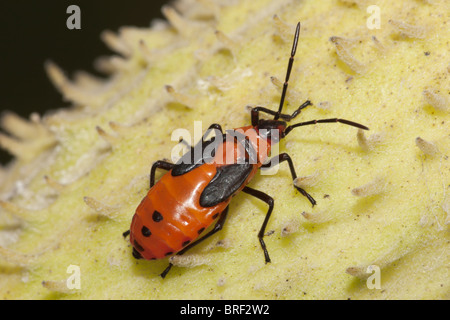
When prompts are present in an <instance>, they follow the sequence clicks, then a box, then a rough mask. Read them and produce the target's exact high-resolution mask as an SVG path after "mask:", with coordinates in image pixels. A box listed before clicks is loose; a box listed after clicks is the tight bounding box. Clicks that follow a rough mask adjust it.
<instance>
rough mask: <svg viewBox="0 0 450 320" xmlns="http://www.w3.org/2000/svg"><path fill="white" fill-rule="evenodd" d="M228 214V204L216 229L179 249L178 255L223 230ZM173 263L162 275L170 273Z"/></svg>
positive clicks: (163, 276)
mask: <svg viewBox="0 0 450 320" xmlns="http://www.w3.org/2000/svg"><path fill="white" fill-rule="evenodd" d="M227 214H228V206H227V207H226V208H225V210H223V211H222V214H221V215H220V217H219V220H217V223H216V225H215V226H214V229H212V230H211V231H209V232H208V233H207V234H205V235H204V236H203V237H201V238H200V239H198V240H197V241H194V242H192V243H191V244H189V245H187V246H186V247H184V248H183V250H181V251H178V253H177V255H178V256H179V255H182V254H184V253H185V252H186V251H188V250H189V249H191V248H192V247H194V246H196V245H197V244H199V243H200V242H202V241H203V240H206V239H207V238H209V237H210V236H212V235H213V234H215V233H216V232H218V231H220V230H222V228H223V226H224V224H225V220H226V219H227ZM172 266H173V265H172V263H169V265H168V266H167V268H166V269H165V270H164V271H163V272H162V273H161V277H162V278H165V277H166V275H167V273H169V271H170V269H171V268H172Z"/></svg>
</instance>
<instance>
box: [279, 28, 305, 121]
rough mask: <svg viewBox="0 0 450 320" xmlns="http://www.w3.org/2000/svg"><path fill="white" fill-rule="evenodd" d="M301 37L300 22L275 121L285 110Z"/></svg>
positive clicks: (296, 30)
mask: <svg viewBox="0 0 450 320" xmlns="http://www.w3.org/2000/svg"><path fill="white" fill-rule="evenodd" d="M299 35H300V22H299V23H297V28H296V29H295V36H294V42H293V44H292V50H291V56H290V58H289V63H288V67H287V70H286V77H285V79H284V83H283V91H282V93H281V99H280V106H279V107H278V112H277V113H276V114H275V117H274V118H273V119H274V120H278V118H279V117H280V114H281V111H282V110H283V105H284V100H285V98H286V91H287V87H288V82H289V77H290V75H291V70H292V65H293V64H294V56H295V52H296V51H297V44H298V37H299Z"/></svg>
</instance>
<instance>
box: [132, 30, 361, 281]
mask: <svg viewBox="0 0 450 320" xmlns="http://www.w3.org/2000/svg"><path fill="white" fill-rule="evenodd" d="M299 33H300V23H298V24H297V28H296V30H295V36H294V41H293V44H292V49H291V56H290V58H289V63H288V66H287V71H286V77H285V81H284V84H283V90H282V93H281V98H280V103H279V107H278V110H277V111H273V110H270V109H267V108H264V107H255V108H252V109H251V125H250V126H245V127H241V128H237V129H234V130H231V131H230V130H228V131H227V132H226V133H225V134H224V133H223V130H222V127H221V126H220V125H219V124H212V125H211V126H210V127H209V128H208V130H207V131H206V133H205V134H204V135H203V137H202V139H201V141H199V142H198V144H197V145H196V146H194V147H191V148H190V150H189V151H188V152H187V153H186V154H185V155H183V157H182V158H181V159H180V160H179V161H178V162H177V163H176V164H174V163H170V162H167V161H161V160H160V161H156V162H155V163H154V164H153V165H152V168H151V172H150V190H149V191H148V194H147V195H146V196H145V197H144V199H143V200H142V202H141V203H140V204H139V206H138V207H137V209H136V213H135V214H134V216H133V220H132V222H131V227H130V230H129V231H127V232H125V233H124V236H127V235H130V242H131V244H132V246H133V256H134V257H135V258H136V259H147V260H153V259H162V258H165V257H168V256H171V255H174V254H176V255H182V254H184V253H185V252H186V251H188V250H189V249H191V248H192V247H194V246H195V245H197V244H199V243H200V242H202V241H204V240H205V239H207V238H209V237H210V236H212V235H213V234H215V233H216V232H218V231H219V230H221V229H222V228H223V226H224V224H225V221H226V218H227V214H228V205H229V203H230V201H231V199H232V198H233V196H234V195H236V194H237V193H239V192H241V191H243V192H245V193H247V194H249V195H251V196H253V197H255V198H258V199H260V200H261V201H263V202H265V203H266V204H267V205H268V207H269V209H268V211H267V213H266V216H265V219H264V222H263V223H262V226H261V228H260V230H259V233H258V239H259V242H260V245H261V248H262V250H263V253H264V259H265V262H266V263H268V262H270V257H269V252H268V251H267V248H266V244H265V243H264V239H263V238H264V233H265V230H266V226H267V223H268V222H269V219H270V216H271V214H272V211H273V208H274V200H273V198H272V197H270V196H269V195H267V194H265V193H263V192H261V191H259V190H255V189H253V188H250V187H248V186H247V185H248V183H249V182H250V181H251V180H252V178H253V177H254V176H255V174H256V172H257V171H258V169H260V168H267V167H270V166H271V165H272V164H273V163H282V162H287V163H288V165H289V169H290V172H291V176H292V179H293V180H294V179H296V178H297V173H296V172H295V168H294V164H293V162H292V159H291V157H290V156H289V155H288V154H287V153H281V154H278V155H276V156H274V157H273V158H271V159H269V155H270V150H271V147H272V146H273V145H275V144H276V143H278V142H279V140H281V139H284V138H285V137H286V136H287V135H288V134H289V133H290V132H291V131H292V130H294V129H295V128H298V127H302V126H307V125H313V124H317V123H337V122H339V123H343V124H346V125H349V126H353V127H356V128H360V129H364V130H368V128H367V127H366V126H363V125H361V124H359V123H356V122H353V121H349V120H345V119H338V118H331V119H320V120H310V121H305V122H299V123H296V124H292V125H288V124H287V123H288V122H290V121H291V120H293V119H294V118H296V117H297V116H298V115H299V114H300V112H301V111H302V110H303V109H304V108H306V107H307V106H309V105H311V102H310V101H306V102H304V103H303V104H301V105H300V106H299V107H298V108H297V109H296V110H295V111H294V112H293V113H292V114H285V113H282V111H283V105H284V100H285V97H286V91H287V88H288V81H289V76H290V74H291V70H292V66H293V63H294V56H295V52H296V50H297V43H298V38H299ZM260 113H265V114H268V115H270V116H273V119H271V120H265V119H260ZM211 130H214V131H215V132H216V135H215V136H214V137H212V138H210V139H208V140H206V138H207V136H208V134H209V133H210V131H211ZM236 132H239V134H235V133H236ZM220 134H222V136H220ZM211 146H214V148H211ZM199 148H200V150H201V151H205V150H206V149H207V148H210V149H211V150H212V152H209V154H208V153H207V152H206V153H205V152H199V153H198V154H200V156H198V155H197V156H196V154H197V152H195V151H196V150H198V149H199ZM231 153H232V154H233V155H234V157H232V159H233V160H232V161H231V162H230V161H229V158H228V157H227V154H228V155H229V154H231ZM224 160H228V161H224ZM157 169H162V170H166V171H168V172H167V173H165V174H164V175H163V176H162V177H161V179H160V180H159V181H157V182H155V172H156V170H157ZM294 187H295V188H296V189H297V190H298V191H299V192H300V193H301V194H302V195H303V196H305V197H306V198H307V199H308V200H309V201H310V202H311V204H312V205H313V206H314V205H315V204H316V201H315V200H314V198H313V197H312V196H311V195H310V194H308V193H307V192H306V191H305V190H304V189H302V188H300V187H298V186H295V185H294ZM213 223H214V227H212V228H211V229H209V230H208V231H207V232H206V231H205V230H207V229H208V227H209V226H211V225H212V224H213ZM204 231H205V232H204ZM203 233H205V234H203ZM200 236H201V237H200ZM171 267H172V264H171V263H169V266H168V267H167V268H166V269H165V270H164V271H163V272H162V273H161V277H163V278H164V277H165V276H166V275H167V273H168V272H169V270H170V269H171Z"/></svg>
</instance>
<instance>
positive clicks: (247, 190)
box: [242, 186, 274, 263]
mask: <svg viewBox="0 0 450 320" xmlns="http://www.w3.org/2000/svg"><path fill="white" fill-rule="evenodd" d="M242 191H243V192H245V193H248V194H249V195H251V196H254V197H255V198H258V199H259V200H262V201H264V202H265V203H267V204H268V205H269V210H268V211H267V213H266V217H265V218H264V222H263V224H262V226H261V229H260V230H259V233H258V239H259V243H260V244H261V248H262V249H263V251H264V258H265V260H266V263H268V262H270V257H269V252H268V251H267V248H266V244H265V243H264V240H263V237H264V233H265V232H266V227H267V223H268V222H269V219H270V215H271V214H272V210H273V205H274V201H273V198H272V197H271V196H269V195H268V194H265V193H264V192H261V191H259V190H256V189H252V188H249V187H247V186H246V187H244V189H242Z"/></svg>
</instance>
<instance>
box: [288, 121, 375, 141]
mask: <svg viewBox="0 0 450 320" xmlns="http://www.w3.org/2000/svg"><path fill="white" fill-rule="evenodd" d="M336 122H340V123H343V124H346V125H349V126H352V127H356V128H360V129H363V130H369V128H368V127H366V126H364V125H362V124H360V123H357V122H354V121H350V120H345V119H338V118H331V119H320V120H310V121H305V122H299V123H296V124H293V125H290V126H288V127H287V128H286V129H285V130H284V132H283V138H284V137H285V136H287V134H288V133H289V132H291V131H292V130H293V129H295V128H297V127H302V126H308V125H312V124H317V123H336Z"/></svg>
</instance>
